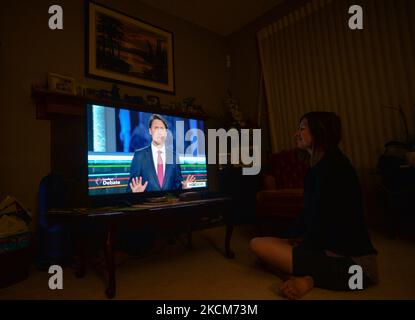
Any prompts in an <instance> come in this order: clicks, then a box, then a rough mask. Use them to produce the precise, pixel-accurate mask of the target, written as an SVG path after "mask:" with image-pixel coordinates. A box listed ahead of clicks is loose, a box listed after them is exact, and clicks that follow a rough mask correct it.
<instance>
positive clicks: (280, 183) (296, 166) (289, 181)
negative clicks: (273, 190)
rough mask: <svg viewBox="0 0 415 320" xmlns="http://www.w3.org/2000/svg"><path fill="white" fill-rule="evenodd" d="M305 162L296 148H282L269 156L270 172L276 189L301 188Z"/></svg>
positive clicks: (305, 169)
mask: <svg viewBox="0 0 415 320" xmlns="http://www.w3.org/2000/svg"><path fill="white" fill-rule="evenodd" d="M307 169H308V166H307V164H306V163H305V162H304V161H303V160H302V159H301V158H300V157H299V154H298V151H297V150H296V149H292V150H284V151H281V152H279V153H275V154H273V155H272V156H271V173H272V175H273V176H274V178H275V183H276V187H277V189H285V188H303V187H304V176H305V174H306V172H307Z"/></svg>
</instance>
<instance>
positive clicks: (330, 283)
mask: <svg viewBox="0 0 415 320" xmlns="http://www.w3.org/2000/svg"><path fill="white" fill-rule="evenodd" d="M295 137H296V142H297V147H298V148H300V149H303V150H306V151H307V152H308V153H309V155H310V169H309V171H308V172H307V175H306V177H305V183H304V209H303V210H302V212H301V213H300V214H299V216H298V218H297V220H296V222H295V223H294V225H293V226H292V227H291V228H290V230H288V231H287V232H285V234H283V235H281V238H275V237H258V238H254V239H252V240H251V249H252V251H253V252H254V253H255V255H256V256H257V257H258V258H259V259H260V260H261V261H262V262H264V263H265V264H266V265H268V266H270V267H271V268H273V269H277V270H278V271H279V272H283V273H284V274H285V275H288V279H286V281H285V282H284V283H283V285H282V286H281V292H282V294H283V295H284V296H286V297H287V298H289V299H299V298H301V297H302V296H304V295H305V294H306V293H307V292H309V291H310V290H311V289H312V288H313V287H314V286H316V287H320V288H325V289H331V290H350V289H351V288H350V287H349V279H350V278H351V277H352V276H353V274H351V273H349V268H350V267H351V266H352V265H359V266H360V267H361V268H362V270H363V286H364V287H365V288H366V287H367V285H368V284H371V283H377V281H378V279H377V261H376V255H377V252H376V250H375V249H374V247H373V245H372V243H371V241H370V238H369V234H368V231H367V228H366V225H365V222H364V215H363V203H362V192H361V189H360V185H359V180H358V177H357V174H356V171H355V169H354V168H353V166H352V165H351V163H350V161H349V159H348V158H347V157H346V156H345V155H344V154H343V153H342V151H340V149H339V148H338V144H339V143H340V139H341V122H340V118H339V117H338V116H337V115H336V114H334V113H331V112H310V113H307V114H305V115H304V116H303V117H302V118H301V119H300V125H299V130H298V131H297V132H296V134H295Z"/></svg>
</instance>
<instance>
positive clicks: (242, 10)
mask: <svg viewBox="0 0 415 320" xmlns="http://www.w3.org/2000/svg"><path fill="white" fill-rule="evenodd" d="M282 1H284V0H141V2H143V3H145V4H147V5H149V6H152V7H155V8H157V9H160V10H161V11H164V12H166V13H169V14H171V15H174V16H176V17H179V18H182V19H184V20H186V21H189V22H192V23H194V24H197V25H199V26H201V27H204V28H206V29H208V30H210V31H213V32H215V33H218V34H220V35H222V36H228V35H230V34H231V33H233V32H234V31H237V30H239V29H240V28H242V27H243V26H245V25H247V24H248V23H250V22H252V21H254V20H255V19H256V18H258V17H260V16H261V15H262V14H264V13H266V12H267V11H269V10H270V9H271V8H273V7H275V6H276V5H278V4H279V3H281V2H282Z"/></svg>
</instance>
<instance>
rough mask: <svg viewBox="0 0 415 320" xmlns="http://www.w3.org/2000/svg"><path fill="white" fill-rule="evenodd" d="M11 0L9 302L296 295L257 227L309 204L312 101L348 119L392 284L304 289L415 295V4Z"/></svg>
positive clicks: (350, 295)
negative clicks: (268, 261) (307, 144)
mask: <svg viewBox="0 0 415 320" xmlns="http://www.w3.org/2000/svg"><path fill="white" fill-rule="evenodd" d="M2 6H3V10H1V11H0V70H1V72H0V77H1V79H0V83H1V85H0V90H1V94H0V97H1V106H0V113H1V117H0V119H1V120H0V121H1V125H0V130H1V148H0V149H1V150H2V156H1V157H0V161H1V165H0V168H1V179H0V300H21V299H23V300H49V299H64V300H107V299H121V300H214V299H218V300H283V299H286V298H287V297H286V296H284V295H283V294H282V293H281V285H282V284H283V282H284V280H283V279H282V278H281V277H279V276H278V275H277V274H276V273H274V272H272V270H269V269H268V268H266V267H264V265H263V264H262V263H261V262H260V261H259V259H258V258H257V257H256V256H255V254H254V253H253V252H252V248H251V246H252V244H251V246H250V242H251V240H252V239H253V238H256V237H276V236H277V234H279V233H280V232H281V231H283V230H285V229H286V228H287V227H289V226H290V225H291V224H292V223H293V222H294V221H295V220H296V218H297V217H298V216H299V214H300V212H302V210H304V206H305V205H304V188H305V183H304V180H305V177H306V176H307V173H308V172H309V170H311V167H312V165H310V163H311V164H312V162H309V161H308V160H310V159H308V157H307V155H305V156H304V152H301V150H299V149H298V147H297V145H296V138H295V137H294V134H295V133H296V132H297V130H299V124H300V119H302V116H303V115H304V114H307V113H309V112H313V111H326V112H332V113H335V114H336V115H338V117H339V118H340V119H341V136H342V139H341V142H340V145H339V148H340V150H342V152H343V153H344V154H345V155H346V156H347V157H348V159H350V162H351V164H352V165H353V167H354V169H355V170H356V172H357V177H358V181H359V183H360V188H361V194H362V203H363V212H364V221H365V224H366V226H367V228H368V231H369V235H370V239H371V241H372V243H373V245H374V247H375V248H376V250H377V264H378V271H379V279H380V280H379V283H378V284H376V285H373V286H369V287H368V288H365V290H349V291H335V290H329V289H325V288H319V287H317V286H316V287H315V288H313V289H312V290H311V291H310V292H308V293H307V294H306V295H304V297H302V298H303V299H306V300H397V299H405V300H406V299H409V300H412V299H415V237H414V234H415V215H414V213H415V210H414V207H413V203H412V201H411V199H413V197H414V196H415V42H414V39H415V25H414V24H413V21H415V1H412V0H357V1H351V0H256V1H248V0H247V1H236V0H228V1H219V0H212V1H201V0H195V1H186V0H174V1H169V0H119V1H115V0H97V1H89V0H76V1H75V0H71V1H69V0H57V1H54V3H51V2H50V1H46V0H39V1H12V2H8V3H7V6H6V5H5V4H2ZM178 123H179V124H178ZM156 125H158V126H159V127H157V126H156ZM179 125H180V126H179ZM221 129H224V130H222V131H223V132H225V133H227V134H228V136H227V137H225V139H224V140H223V142H225V144H226V145H225V148H221V145H219V144H216V142H218V141H219V140H220V137H218V140H216V137H215V136H213V135H212V136H211V133H212V132H213V131H216V133H218V132H220V131H221ZM184 130H187V131H186V132H187V133H186V134H184ZM182 131H183V132H182ZM231 133H232V134H231ZM244 134H246V135H248V136H249V139H248V142H247V141H246V140H244V138H243V137H244ZM256 134H258V136H257V138H258V137H259V138H260V140H259V141H258V139H257V140H255V136H256ZM297 135H298V133H297ZM234 138H235V139H234ZM158 139H159V140H158ZM164 139H165V140H164ZM169 139H170V140H169ZM181 139H182V140H183V141H184V142H183V144H182V143H181ZM157 141H162V145H163V148H165V149H160V150H164V151H163V152H164V153H161V151H158V155H157V154H156V153H155V152H156V151H154V150H156V148H155V147H154V146H155V145H156V144H157V143H158V142H157ZM165 141H166V142H165ZM169 141H171V145H172V146H174V147H175V151H174V152H172V154H173V156H174V160H172V163H169V162H168V161H169V158H168V157H169V155H168V152H169V151H168V150H170V149H169V147H168V145H167V144H168V143H170V142H169ZM212 141H216V142H215V143H213V142H212ZM234 142H236V143H235V145H234ZM164 143H166V145H167V146H166V147H164ZM212 146H213V147H212ZM180 147H182V149H180ZM177 150H180V151H177ZM235 150H237V151H235ZM146 152H148V155H149V157H150V158H151V157H153V158H152V159H153V160H154V161H153V160H151V159H150V160H149V162H148V163H147V160H146V159H147V158H145V156H146V154H145V153H146ZM161 154H164V155H163V156H160V155H161ZM211 154H213V156H212V157H211ZM244 155H245V156H246V157H245V158H244ZM213 158H215V159H214V160H212V159H213ZM235 158H236V159H235ZM211 160H212V161H211ZM256 161H258V162H256ZM256 165H257V166H259V170H256V172H254V173H253V174H252V173H251V174H247V172H252V171H255V170H253V169H255V166H256ZM249 169H252V171H249ZM150 171H151V172H152V174H150V173H148V172H150ZM136 178H137V179H136ZM138 178H139V179H138ZM339 183H340V182H339ZM339 190H343V189H342V187H341V186H339ZM339 192H341V191H339ZM332 214H333V215H335V214H336V212H332ZM56 265H57V266H58V267H59V268H60V269H59V268H58V273H59V272H60V271H62V272H63V287H60V285H62V283H59V280H58V281H57V282H56V283H55V285H56V287H55V288H52V287H53V284H51V275H52V272H51V269H50V267H51V266H56ZM53 270H56V269H53Z"/></svg>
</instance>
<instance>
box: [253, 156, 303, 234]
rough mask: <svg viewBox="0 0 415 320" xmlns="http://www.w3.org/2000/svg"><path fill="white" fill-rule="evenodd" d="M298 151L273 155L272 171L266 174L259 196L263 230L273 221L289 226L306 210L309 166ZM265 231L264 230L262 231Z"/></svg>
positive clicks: (258, 205)
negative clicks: (306, 177) (305, 194)
mask: <svg viewBox="0 0 415 320" xmlns="http://www.w3.org/2000/svg"><path fill="white" fill-rule="evenodd" d="M302 158H303V157H301V156H300V154H299V151H298V150H297V149H292V150H284V151H281V152H279V153H275V154H272V155H271V158H270V162H269V168H268V170H266V171H265V173H264V174H263V175H262V179H261V180H262V181H261V182H262V183H261V188H260V191H259V192H258V193H257V195H256V220H257V224H258V226H259V227H261V226H262V224H263V223H265V222H266V223H267V224H269V223H270V222H281V223H287V222H290V221H291V220H294V219H295V218H296V216H297V215H298V213H299V212H300V211H301V209H302V208H303V190H304V177H305V174H306V172H307V169H308V165H307V164H306V162H305V161H304V160H303V159H302ZM260 230H261V232H262V228H261V229H260Z"/></svg>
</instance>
